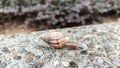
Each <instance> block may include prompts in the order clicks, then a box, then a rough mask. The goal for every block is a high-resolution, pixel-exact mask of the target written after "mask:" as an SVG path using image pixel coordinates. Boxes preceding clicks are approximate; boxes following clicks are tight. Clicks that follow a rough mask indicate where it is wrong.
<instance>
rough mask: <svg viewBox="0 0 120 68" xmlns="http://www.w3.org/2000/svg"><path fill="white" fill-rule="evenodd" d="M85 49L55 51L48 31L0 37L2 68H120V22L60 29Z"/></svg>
mask: <svg viewBox="0 0 120 68" xmlns="http://www.w3.org/2000/svg"><path fill="white" fill-rule="evenodd" d="M58 30H59V31H61V32H62V33H64V35H65V36H67V37H70V40H71V41H75V42H78V43H79V44H80V45H81V46H82V47H83V49H82V50H68V49H66V48H62V49H55V50H54V49H53V48H51V47H50V46H49V45H48V44H46V43H45V42H43V41H42V40H41V39H37V37H38V36H39V35H40V34H42V33H45V32H47V30H46V31H39V32H32V33H20V34H14V35H0V68H119V67H120V23H114V24H101V25H89V26H82V27H73V28H65V29H58ZM45 46H47V47H45Z"/></svg>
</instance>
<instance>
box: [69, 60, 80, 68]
mask: <svg viewBox="0 0 120 68" xmlns="http://www.w3.org/2000/svg"><path fill="white" fill-rule="evenodd" d="M69 66H70V67H71V68H78V65H77V64H76V63H75V62H73V61H71V62H70V65H69Z"/></svg>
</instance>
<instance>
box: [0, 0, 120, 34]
mask: <svg viewBox="0 0 120 68" xmlns="http://www.w3.org/2000/svg"><path fill="white" fill-rule="evenodd" d="M116 21H120V0H0V34H14V33H20V32H32V31H40V30H46V29H55V28H66V27H74V26H83V25H93V24H101V23H110V22H113V23H115V22H116Z"/></svg>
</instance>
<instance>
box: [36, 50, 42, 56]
mask: <svg viewBox="0 0 120 68" xmlns="http://www.w3.org/2000/svg"><path fill="white" fill-rule="evenodd" d="M36 54H37V55H39V56H42V55H43V54H44V53H43V51H42V50H37V51H36Z"/></svg>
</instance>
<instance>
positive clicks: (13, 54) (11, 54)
mask: <svg viewBox="0 0 120 68" xmlns="http://www.w3.org/2000/svg"><path fill="white" fill-rule="evenodd" d="M16 55H17V54H16V53H14V52H10V53H9V56H11V57H14V56H16Z"/></svg>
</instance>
